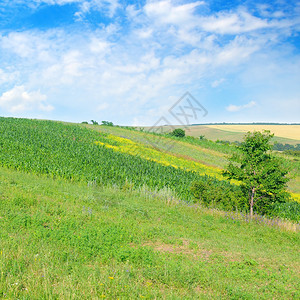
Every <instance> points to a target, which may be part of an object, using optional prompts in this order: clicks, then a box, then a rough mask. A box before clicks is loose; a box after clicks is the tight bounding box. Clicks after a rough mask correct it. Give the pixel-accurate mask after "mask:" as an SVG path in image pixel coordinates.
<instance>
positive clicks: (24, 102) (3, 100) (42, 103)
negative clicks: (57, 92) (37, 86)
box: [0, 86, 54, 113]
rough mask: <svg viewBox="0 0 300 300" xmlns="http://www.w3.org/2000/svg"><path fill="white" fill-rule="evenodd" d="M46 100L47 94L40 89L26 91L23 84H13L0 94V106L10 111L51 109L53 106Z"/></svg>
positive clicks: (47, 110)
mask: <svg viewBox="0 0 300 300" xmlns="http://www.w3.org/2000/svg"><path fill="white" fill-rule="evenodd" d="M46 100H47V96H46V95H43V94H41V92H40V91H31V92H27V91H26V90H25V87H24V86H15V87H14V88H13V89H11V90H9V91H7V92H5V93H3V94H2V96H0V107H1V108H2V109H4V110H6V111H8V112H10V113H20V112H25V111H44V112H49V111H52V110H53V109H54V107H53V106H51V105H49V104H47V103H46Z"/></svg>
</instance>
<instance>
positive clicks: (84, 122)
mask: <svg viewBox="0 0 300 300" xmlns="http://www.w3.org/2000/svg"><path fill="white" fill-rule="evenodd" d="M81 124H89V123H88V122H86V121H83V122H81Z"/></svg>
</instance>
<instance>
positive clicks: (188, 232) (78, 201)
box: [0, 168, 300, 299]
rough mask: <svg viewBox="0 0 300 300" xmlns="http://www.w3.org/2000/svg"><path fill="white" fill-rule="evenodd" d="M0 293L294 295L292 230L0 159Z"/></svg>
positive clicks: (299, 268) (298, 267)
mask: <svg viewBox="0 0 300 300" xmlns="http://www.w3.org/2000/svg"><path fill="white" fill-rule="evenodd" d="M0 201H1V202H0V203H1V205H0V228H1V229H0V298H4V299H78V298H81V299H101V298H106V299H117V298H119V299H141V298H144V299H212V298H213V299H220V298H222V299H298V298H299V297H300V294H299V282H300V277H299V274H300V264H299V260H298V256H299V247H300V243H299V242H300V238H299V231H298V232H294V230H295V229H296V228H295V227H290V229H291V230H289V227H288V226H289V224H288V223H282V225H281V227H278V226H277V224H276V223H273V226H269V225H265V224H264V222H265V221H264V219H257V221H253V222H249V221H243V220H242V216H240V217H238V215H237V214H231V215H226V214H224V213H222V212H218V211H216V210H207V209H204V208H202V207H198V206H194V205H192V206H190V205H187V204H185V203H183V202H178V201H176V200H174V198H170V197H169V196H168V195H165V194H163V193H153V192H151V191H148V190H146V189H141V190H140V191H133V190H131V189H130V188H129V187H128V188H127V189H126V188H125V187H123V189H122V190H120V189H118V188H112V187H110V188H105V187H103V186H102V187H101V186H97V185H95V184H89V185H88V184H86V183H83V182H81V183H80V182H77V183H76V182H73V183H72V182H68V181H65V180H60V179H56V180H53V179H51V178H48V177H46V176H37V175H32V174H26V173H23V172H20V171H13V170H8V169H6V168H0Z"/></svg>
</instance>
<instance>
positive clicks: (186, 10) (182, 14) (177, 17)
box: [144, 0, 204, 26]
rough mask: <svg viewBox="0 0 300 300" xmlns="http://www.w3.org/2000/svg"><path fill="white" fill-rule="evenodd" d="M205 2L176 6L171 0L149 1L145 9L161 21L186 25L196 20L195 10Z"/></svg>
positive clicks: (150, 15)
mask: <svg viewBox="0 0 300 300" xmlns="http://www.w3.org/2000/svg"><path fill="white" fill-rule="evenodd" d="M203 4H204V2H203V1H196V2H192V3H186V4H181V5H177V6H175V5H173V3H172V1H171V0H164V1H148V2H147V4H146V5H145V7H144V11H145V13H146V15H147V16H148V17H151V18H153V19H156V20H157V21H158V22H160V23H167V24H174V25H184V26H186V25H188V24H191V22H194V21H195V16H194V11H195V9H196V8H197V7H198V6H200V5H203Z"/></svg>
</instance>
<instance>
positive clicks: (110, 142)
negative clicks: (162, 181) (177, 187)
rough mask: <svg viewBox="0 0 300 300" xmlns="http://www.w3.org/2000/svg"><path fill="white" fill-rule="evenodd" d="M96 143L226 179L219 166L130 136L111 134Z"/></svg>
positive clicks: (160, 162)
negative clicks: (151, 145) (192, 158)
mask: <svg viewBox="0 0 300 300" xmlns="http://www.w3.org/2000/svg"><path fill="white" fill-rule="evenodd" d="M95 143H96V144H97V145H103V146H105V147H107V148H110V149H113V150H115V151H118V152H123V153H128V154H131V155H138V156H140V157H142V158H144V159H147V160H152V161H155V162H157V163H159V164H162V165H165V166H172V167H174V168H181V169H184V170H188V171H195V172H197V173H199V174H200V175H209V176H214V177H216V178H218V179H221V180H224V178H223V176H222V175H221V169H219V168H213V167H209V166H206V165H204V164H201V163H199V162H196V161H192V160H190V159H188V158H181V157H178V156H176V155H174V154H173V155H172V154H169V153H163V152H160V151H158V150H156V149H154V148H149V147H146V146H145V145H143V144H141V143H137V142H133V141H131V140H130V139H128V138H123V137H117V136H114V135H111V134H110V135H108V136H107V137H106V142H105V143H104V142H100V141H99V142H98V141H96V142H95ZM115 143H117V145H114V144H115Z"/></svg>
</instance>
